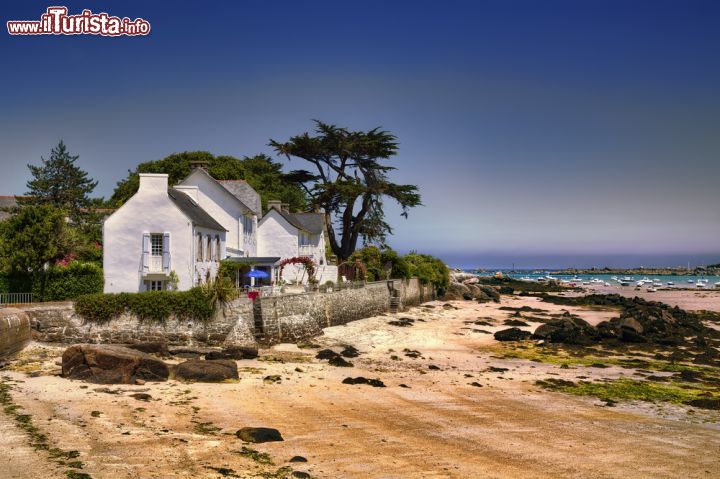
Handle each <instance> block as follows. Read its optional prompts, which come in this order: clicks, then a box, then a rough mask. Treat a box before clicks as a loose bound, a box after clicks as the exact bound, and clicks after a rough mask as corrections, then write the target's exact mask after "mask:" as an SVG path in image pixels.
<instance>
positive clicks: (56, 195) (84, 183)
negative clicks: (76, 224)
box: [25, 140, 98, 219]
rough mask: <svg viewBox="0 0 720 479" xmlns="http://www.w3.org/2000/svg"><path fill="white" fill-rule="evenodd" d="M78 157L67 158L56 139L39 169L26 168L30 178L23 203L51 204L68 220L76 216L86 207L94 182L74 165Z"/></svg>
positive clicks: (94, 185) (65, 151)
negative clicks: (68, 216)
mask: <svg viewBox="0 0 720 479" xmlns="http://www.w3.org/2000/svg"><path fill="white" fill-rule="evenodd" d="M78 158H79V155H75V156H73V155H71V154H70V153H69V152H68V150H67V147H66V146H65V143H64V142H63V141H62V140H60V143H58V146H57V147H55V148H53V149H52V150H51V151H50V159H48V160H46V159H45V158H41V160H42V164H41V165H40V166H34V165H27V166H28V168H29V169H30V173H31V174H32V176H33V179H32V180H30V181H28V182H27V188H28V191H27V195H28V198H27V199H26V200H25V201H26V202H27V203H31V204H48V205H52V206H54V207H56V208H60V209H63V210H65V211H66V212H67V213H68V214H69V215H70V217H71V218H75V219H76V218H78V217H80V216H81V215H82V211H83V209H86V208H87V207H88V206H89V205H90V201H91V200H90V198H89V196H88V195H89V194H90V193H92V191H93V190H94V189H95V187H96V186H97V184H98V183H97V181H94V180H93V179H92V178H89V177H88V174H87V172H85V171H83V170H82V169H80V168H79V167H78V166H76V165H75V161H77V159H78Z"/></svg>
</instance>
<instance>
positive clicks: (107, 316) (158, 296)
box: [75, 288, 215, 323]
mask: <svg viewBox="0 0 720 479" xmlns="http://www.w3.org/2000/svg"><path fill="white" fill-rule="evenodd" d="M75 312H77V313H78V314H79V315H80V316H82V317H83V318H84V319H86V320H87V321H92V322H96V323H103V322H107V321H110V320H112V319H115V318H117V317H118V316H120V315H121V314H123V313H124V312H128V313H131V314H134V315H135V316H137V318H138V319H139V320H140V321H149V322H157V323H162V322H165V321H167V320H168V319H169V318H170V317H175V318H177V319H182V320H193V321H209V320H210V319H211V318H212V317H213V314H214V312H215V307H214V305H213V302H212V299H211V298H210V297H209V296H208V295H207V294H205V293H204V292H203V290H202V289H201V288H193V289H191V290H189V291H147V292H144V293H118V294H88V295H84V296H80V297H78V298H77V299H76V300H75Z"/></svg>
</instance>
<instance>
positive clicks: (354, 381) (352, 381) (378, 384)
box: [342, 376, 385, 388]
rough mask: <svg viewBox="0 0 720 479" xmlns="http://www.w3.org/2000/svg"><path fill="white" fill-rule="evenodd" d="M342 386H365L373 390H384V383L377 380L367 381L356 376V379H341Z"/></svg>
mask: <svg viewBox="0 0 720 479" xmlns="http://www.w3.org/2000/svg"><path fill="white" fill-rule="evenodd" d="M342 383H343V384H367V385H368V386H372V387H374V388H384V387H385V383H383V382H382V381H380V380H379V379H367V378H364V377H362V376H358V377H356V378H345V379H343V382H342Z"/></svg>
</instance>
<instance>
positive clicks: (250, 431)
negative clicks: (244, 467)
mask: <svg viewBox="0 0 720 479" xmlns="http://www.w3.org/2000/svg"><path fill="white" fill-rule="evenodd" d="M235 435H236V436H237V437H238V438H239V439H240V440H242V441H245V442H252V443H260V442H275V441H282V440H283V437H282V435H281V434H280V431H278V430H277V429H274V428H271V427H243V428H242V429H239V430H238V431H237V432H236V433H235Z"/></svg>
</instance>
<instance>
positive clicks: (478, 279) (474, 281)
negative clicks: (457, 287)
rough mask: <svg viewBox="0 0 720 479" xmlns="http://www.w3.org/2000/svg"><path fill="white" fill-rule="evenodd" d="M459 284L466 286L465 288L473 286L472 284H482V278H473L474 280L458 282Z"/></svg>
mask: <svg viewBox="0 0 720 479" xmlns="http://www.w3.org/2000/svg"><path fill="white" fill-rule="evenodd" d="M458 282H459V283H462V284H464V285H465V286H467V285H471V284H477V283H479V282H480V278H478V277H477V276H473V277H472V278H468V279H465V280H463V281H458Z"/></svg>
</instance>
